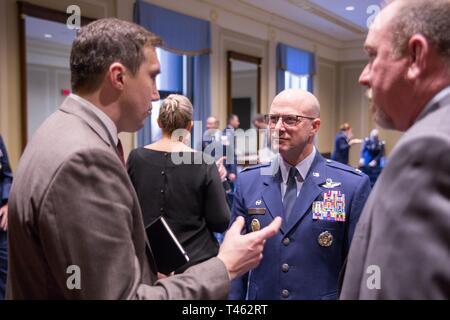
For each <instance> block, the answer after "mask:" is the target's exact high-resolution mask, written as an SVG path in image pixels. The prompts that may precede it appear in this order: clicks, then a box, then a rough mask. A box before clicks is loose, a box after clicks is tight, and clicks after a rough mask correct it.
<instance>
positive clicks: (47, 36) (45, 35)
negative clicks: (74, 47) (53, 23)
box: [44, 33, 53, 39]
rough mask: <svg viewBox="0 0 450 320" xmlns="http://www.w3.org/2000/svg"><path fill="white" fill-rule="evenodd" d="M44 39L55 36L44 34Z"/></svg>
mask: <svg viewBox="0 0 450 320" xmlns="http://www.w3.org/2000/svg"><path fill="white" fill-rule="evenodd" d="M44 37H46V38H47V39H50V38H53V36H52V35H51V34H50V33H46V34H44Z"/></svg>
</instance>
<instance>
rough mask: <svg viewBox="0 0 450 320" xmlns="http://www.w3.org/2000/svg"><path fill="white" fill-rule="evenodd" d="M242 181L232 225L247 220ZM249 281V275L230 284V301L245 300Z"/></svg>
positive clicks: (237, 188)
mask: <svg viewBox="0 0 450 320" xmlns="http://www.w3.org/2000/svg"><path fill="white" fill-rule="evenodd" d="M240 180H241V179H239V178H238V180H237V185H236V193H235V195H234V200H233V206H232V213H231V222H230V225H231V224H232V223H233V222H234V221H235V220H236V218H237V217H238V216H242V217H244V218H245V214H246V210H245V206H244V201H243V197H242V187H241V181H240ZM247 281H248V273H246V274H244V275H243V276H241V277H238V278H236V279H234V280H232V281H231V284H230V293H229V296H228V299H230V300H244V299H245V296H246V294H247Z"/></svg>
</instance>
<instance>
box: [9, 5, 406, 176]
mask: <svg viewBox="0 0 450 320" xmlns="http://www.w3.org/2000/svg"><path fill="white" fill-rule="evenodd" d="M28 1H29V2H30V3H34V4H38V5H40V6H45V7H49V8H54V9H58V10H61V11H65V8H66V7H67V6H68V5H70V4H76V5H79V6H80V7H81V11H82V14H83V15H84V16H89V17H93V18H100V17H107V16H108V17H110V16H116V17H119V18H121V19H126V20H132V13H133V3H134V0H28ZM147 1H148V2H151V3H154V4H156V5H160V6H162V7H166V8H169V9H172V10H175V11H179V12H182V13H185V14H189V15H192V16H195V17H198V18H202V19H206V20H209V21H210V22H211V46H212V54H211V97H212V105H211V109H212V114H215V115H217V116H218V117H219V119H220V121H221V124H222V125H224V124H225V120H226V112H227V111H226V110H227V108H226V104H227V97H226V51H227V50H234V51H237V52H241V53H244V54H249V55H254V56H258V57H261V58H262V65H261V96H260V99H261V100H260V101H261V109H262V110H261V111H262V112H263V113H265V112H267V111H268V109H269V107H270V103H271V101H272V99H273V97H274V95H275V83H276V77H275V68H276V59H275V50H276V44H277V43H278V42H283V43H286V44H288V45H292V46H295V47H298V48H302V49H305V50H310V51H313V52H315V53H316V56H317V73H316V76H315V77H314V91H315V94H316V95H317V96H318V98H319V100H320V102H321V107H322V126H321V130H320V134H319V136H318V140H317V144H318V147H319V149H320V151H321V152H330V151H331V149H332V142H333V138H334V134H335V133H336V131H337V129H338V127H339V124H340V123H341V122H342V121H344V120H345V121H349V122H351V123H352V125H353V127H354V128H355V130H354V131H355V135H356V136H361V137H362V136H365V135H367V134H368V132H369V130H370V128H371V127H372V125H371V120H370V115H369V114H368V111H367V101H366V100H365V98H364V96H363V89H362V88H360V87H359V85H358V84H357V79H358V75H359V72H360V71H361V70H362V66H363V62H361V60H362V59H363V58H362V57H363V55H362V50H361V47H362V40H361V41H355V42H352V43H345V44H342V43H339V41H337V40H336V39H332V38H330V37H329V36H327V35H324V34H319V33H318V32H317V31H315V30H311V29H308V28H306V27H304V26H300V25H298V24H295V23H293V22H292V21H286V20H285V19H282V18H280V17H278V16H275V15H272V14H270V13H267V12H263V11H261V10H258V9H256V8H254V7H249V6H248V5H245V4H244V3H243V2H241V1H237V0H227V1H221V0H183V1H180V0H147ZM17 24H18V23H17V11H16V1H15V0H2V1H0V43H2V45H1V46H0V70H1V71H2V72H1V73H0V81H1V82H0V83H1V85H0V132H1V133H2V135H3V136H4V138H5V140H6V143H7V145H8V150H9V153H10V157H11V162H12V166H13V169H14V168H15V167H16V165H17V162H18V159H19V157H20V154H21V146H20V141H21V124H20V123H21V122H20V121H21V111H20V68H19V49H18V48H19V43H18V31H17V29H18V28H17ZM5 44H6V45H5ZM354 60H356V62H355V61H354ZM382 137H383V138H386V139H387V140H388V150H390V149H391V147H392V145H393V143H394V142H395V141H396V139H397V138H398V135H397V134H393V133H385V132H382ZM121 139H122V141H123V142H124V147H125V151H126V152H128V151H129V150H130V149H131V148H132V147H134V144H135V139H134V135H131V134H121ZM355 150H356V148H355ZM355 150H353V151H352V154H351V159H352V164H356V162H355V161H356V160H357V153H358V152H359V150H357V151H358V152H356V153H355Z"/></svg>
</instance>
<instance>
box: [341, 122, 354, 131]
mask: <svg viewBox="0 0 450 320" xmlns="http://www.w3.org/2000/svg"><path fill="white" fill-rule="evenodd" d="M351 128H352V127H351V126H350V125H349V124H348V123H347V122H344V123H343V124H341V127H340V128H339V130H341V131H348V130H350V129H351Z"/></svg>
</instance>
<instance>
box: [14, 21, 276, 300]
mask: <svg viewBox="0 0 450 320" xmlns="http://www.w3.org/2000/svg"><path fill="white" fill-rule="evenodd" d="M160 43H161V40H160V39H159V38H158V37H156V36H155V35H154V34H152V33H150V32H148V31H147V30H145V29H144V28H142V27H139V26H137V25H135V24H133V23H130V22H126V21H121V20H118V19H101V20H97V21H95V22H93V23H91V24H89V25H88V26H86V27H83V28H82V29H81V30H80V31H79V33H78V35H77V37H76V39H75V41H74V43H73V45H72V52H71V57H70V67H71V77H72V89H73V92H74V94H72V95H70V96H69V97H68V98H67V99H66V100H65V101H64V102H63V104H62V105H61V107H60V109H59V110H57V111H56V112H55V113H53V114H52V115H51V116H50V117H49V118H48V119H47V120H46V121H45V122H44V123H43V125H42V126H41V127H40V128H39V129H38V130H37V131H36V133H35V135H34V136H33V139H32V140H31V141H30V143H29V144H28V145H27V148H26V150H25V152H24V154H23V156H22V158H21V160H20V163H19V167H18V169H17V175H16V176H15V182H14V184H13V186H12V190H11V195H10V199H9V209H10V211H9V219H10V220H9V223H10V225H9V230H10V232H9V240H10V241H9V243H10V263H9V267H10V268H9V274H8V283H7V297H8V298H10V299H135V298H139V299H219V298H224V297H226V295H227V293H228V287H229V280H230V279H233V278H235V277H236V276H238V275H239V274H241V273H244V272H246V271H247V270H248V269H250V268H252V267H254V266H256V265H257V264H258V263H259V260H260V259H261V258H260V255H261V252H262V249H263V244H264V241H265V239H266V238H267V237H269V236H271V235H273V234H274V233H276V231H277V229H278V227H279V224H280V221H276V222H275V223H274V224H273V225H271V226H270V227H269V228H267V229H265V230H261V231H262V232H261V233H259V234H257V235H255V236H254V237H252V238H250V237H245V236H241V235H240V229H241V228H242V227H243V220H241V221H238V222H237V223H236V224H235V225H234V226H233V227H232V230H230V232H229V234H227V236H226V237H225V240H224V243H223V245H222V247H221V248H220V250H219V254H218V256H217V257H214V258H211V259H209V260H207V261H205V262H203V263H200V264H198V265H196V266H193V267H191V268H189V269H188V270H186V271H185V272H184V273H183V274H180V275H176V276H172V277H168V278H165V279H162V280H159V281H157V269H156V267H155V262H154V259H153V256H152V254H151V248H149V255H148V256H146V236H145V231H144V225H143V222H142V214H141V210H140V208H139V202H138V199H137V196H136V193H135V191H134V188H133V186H132V184H131V181H130V179H129V177H128V174H127V171H126V169H125V164H124V158H123V150H122V145H121V143H120V140H119V139H118V135H117V134H118V133H119V132H135V131H136V130H138V129H139V128H141V127H142V126H143V125H144V121H145V119H146V117H147V116H148V115H149V114H150V111H151V101H155V100H158V99H159V93H158V90H157V88H156V81H155V78H156V76H157V74H158V73H159V69H160V64H159V61H158V58H157V56H156V50H155V46H156V45H158V44H160ZM162 174H164V172H163V173H162ZM277 225H278V226H277Z"/></svg>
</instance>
